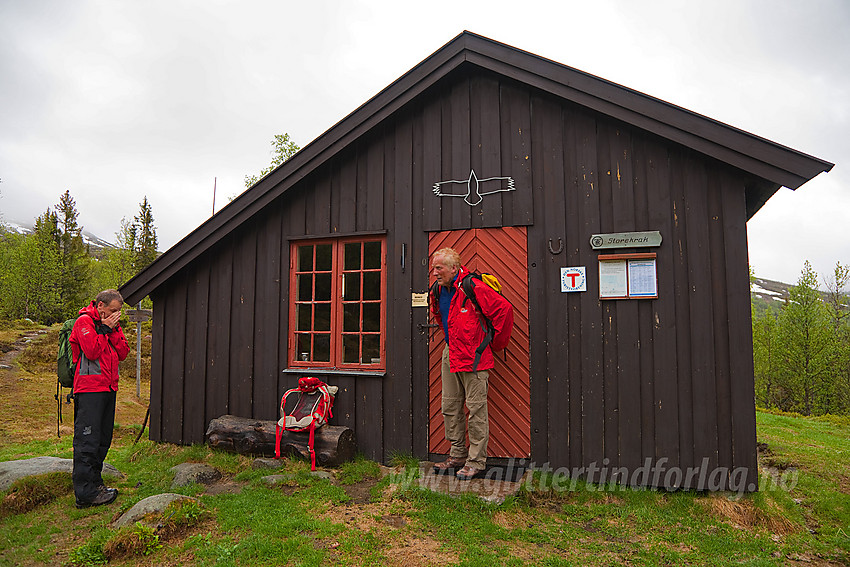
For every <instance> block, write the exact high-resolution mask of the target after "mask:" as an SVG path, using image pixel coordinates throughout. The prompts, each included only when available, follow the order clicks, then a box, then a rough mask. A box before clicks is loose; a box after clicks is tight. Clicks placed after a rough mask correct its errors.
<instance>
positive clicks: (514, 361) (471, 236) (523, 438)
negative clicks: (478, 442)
mask: <svg viewBox="0 0 850 567" xmlns="http://www.w3.org/2000/svg"><path fill="white" fill-rule="evenodd" d="M444 247H449V248H453V249H455V250H456V251H457V252H458V253H459V254H460V257H461V259H462V260H463V265H464V266H466V267H467V268H468V269H470V270H476V269H477V270H479V271H482V272H489V273H491V274H494V275H496V276H497V277H498V278H499V281H500V282H501V284H502V293H503V294H504V296H505V297H506V298H507V299H508V301H510V302H511V304H512V305H513V307H514V328H513V332H512V333H511V340H510V342H509V343H508V347H507V348H506V349H505V350H504V351H501V352H497V353H495V359H496V366H495V368H493V370H491V371H490V378H489V389H488V395H487V406H488V414H489V419H490V441H489V443H488V446H487V455H488V456H490V457H516V458H526V457H530V456H531V399H530V398H531V396H530V389H529V359H528V350H529V349H528V236H527V233H526V228H525V227H503V228H486V229H471V230H452V231H445V232H433V233H431V234H430V235H429V240H428V256H429V257H430V256H431V254H433V253H434V252H436V251H437V250H439V249H440V248H444ZM443 345H444V342H443V331H442V329H438V330H437V331H436V332H435V333H433V335H432V338H431V341H430V344H429V364H430V372H429V382H428V387H429V404H428V406H429V407H428V409H429V428H428V450H429V451H430V452H431V453H442V454H447V453H448V452H449V443H448V441H446V439H445V434H444V431H443V414H442V412H441V410H440V399H441V397H442V385H441V380H440V364H441V360H442V353H443Z"/></svg>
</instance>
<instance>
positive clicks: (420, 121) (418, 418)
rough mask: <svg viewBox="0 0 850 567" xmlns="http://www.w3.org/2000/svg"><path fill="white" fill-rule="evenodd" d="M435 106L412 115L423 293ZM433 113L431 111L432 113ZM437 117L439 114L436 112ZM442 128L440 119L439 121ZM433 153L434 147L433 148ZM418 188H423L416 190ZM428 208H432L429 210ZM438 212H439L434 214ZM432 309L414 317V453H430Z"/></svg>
mask: <svg viewBox="0 0 850 567" xmlns="http://www.w3.org/2000/svg"><path fill="white" fill-rule="evenodd" d="M435 109H436V110H437V111H438V110H439V107H438V106H436V105H435V104H432V103H426V104H425V106H424V107H423V109H422V111H421V112H418V113H417V114H416V115H415V116H414V118H413V125H412V127H413V164H412V169H413V182H412V194H411V209H412V210H413V211H425V214H422V215H413V216H412V218H411V233H410V241H411V244H410V270H411V278H412V287H411V289H412V290H414V291H416V292H419V293H424V292H426V291H427V290H428V286H429V284H430V282H429V269H428V268H429V258H428V233H427V232H425V231H426V230H430V228H429V227H431V226H432V224H433V226H436V227H437V228H439V218H440V216H439V209H434V208H433V207H434V203H436V202H437V201H439V200H440V199H439V198H437V197H435V196H434V195H433V193H431V184H433V181H432V180H436V179H437V177H436V175H437V174H438V173H439V169H440V154H439V152H438V151H437V152H436V153H435V155H429V153H428V152H429V148H430V143H431V142H427V141H426V140H427V136H428V135H430V136H432V137H433V136H434V133H433V130H434V129H435V126H434V125H433V124H432V125H431V126H429V125H428V124H427V122H428V117H429V116H430V117H431V118H434V117H435V116H434V112H435ZM429 113H430V114H429ZM436 116H439V114H437V115H436ZM436 128H439V120H437V122H436ZM436 140H437V141H439V131H437V132H436ZM431 151H432V153H433V149H431ZM417 188H421V189H420V190H417ZM428 211H431V212H430V213H429V212H428ZM435 211H436V213H435ZM429 317H430V315H429V308H427V307H426V308H425V309H422V308H419V309H414V310H413V316H412V318H411V349H412V351H413V352H412V353H411V369H412V370H411V380H412V387H413V391H412V396H413V408H412V414H413V415H412V422H413V454H414V455H420V456H423V457H427V455H428V435H429V419H428V417H429V416H428V394H429V392H428V372H429V366H428V334H427V332H420V330H419V329H420V327H418V325H425V324H427V323H428V322H429Z"/></svg>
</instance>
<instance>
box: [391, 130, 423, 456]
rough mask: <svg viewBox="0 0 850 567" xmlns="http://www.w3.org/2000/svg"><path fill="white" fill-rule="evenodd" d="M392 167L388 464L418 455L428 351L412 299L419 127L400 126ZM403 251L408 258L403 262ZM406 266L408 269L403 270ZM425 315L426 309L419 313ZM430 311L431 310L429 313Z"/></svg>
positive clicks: (394, 143)
mask: <svg viewBox="0 0 850 567" xmlns="http://www.w3.org/2000/svg"><path fill="white" fill-rule="evenodd" d="M385 148H386V150H385V151H386V154H385V155H386V160H385V163H386V167H387V175H386V181H387V185H386V187H387V189H386V191H387V195H388V198H387V202H388V204H387V206H386V207H385V212H389V213H390V215H389V217H388V219H387V225H388V226H392V227H393V230H392V231H391V232H390V234H389V235H388V238H387V250H388V253H387V256H388V258H387V277H388V282H387V284H388V285H387V293H388V298H387V310H388V313H387V314H386V316H385V317H384V320H385V322H386V323H385V324H386V325H387V333H386V336H387V338H386V340H387V376H386V379H385V380H384V383H383V387H384V391H383V400H384V407H383V411H382V413H383V414H384V415H385V419H384V424H385V427H384V428H383V431H384V444H383V455H382V460H384V461H386V460H387V459H388V457H389V455H390V454H391V453H392V452H399V453H402V454H413V406H412V402H413V399H412V398H413V390H414V385H413V383H414V380H415V378H414V375H413V368H412V364H411V361H412V357H413V352H412V349H414V348H416V347H420V348H421V347H422V345H421V342H420V341H417V340H416V337H415V335H414V334H413V328H414V327H413V312H412V311H413V308H412V307H411V302H410V299H409V294H410V290H412V289H415V288H414V282H413V280H412V277H411V276H412V273H413V270H412V266H411V263H412V258H411V252H412V251H413V247H412V245H411V244H412V236H413V235H412V231H413V227H412V219H413V215H412V214H407V211H412V210H413V203H412V198H411V191H412V173H413V172H412V164H413V123H412V121H411V119H410V118H409V117H408V118H405V119H403V120H400V121H399V122H397V124H396V128H395V130H394V131H393V139H392V140H391V141H388V142H387V144H385ZM402 251H404V253H405V255H404V257H403V258H402ZM402 261H403V262H404V265H403V266H402ZM419 309H420V310H421V308H419ZM426 309H427V308H426Z"/></svg>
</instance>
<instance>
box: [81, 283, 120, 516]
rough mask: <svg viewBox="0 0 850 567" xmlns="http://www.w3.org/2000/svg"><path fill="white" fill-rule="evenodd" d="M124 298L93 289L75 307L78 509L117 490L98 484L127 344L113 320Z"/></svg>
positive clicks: (105, 499)
mask: <svg viewBox="0 0 850 567" xmlns="http://www.w3.org/2000/svg"><path fill="white" fill-rule="evenodd" d="M122 305H124V298H123V297H121V294H120V293H119V292H118V291H117V290H114V289H107V290H105V291H102V292H100V293H99V294H97V297H96V298H95V300H94V301H92V302H91V303H90V304H89V305H88V306H86V307H83V308H82V309H80V315H79V316H78V317H77V321H76V322H75V323H74V329H73V330H72V331H71V336H70V337H69V338H68V342H69V343H70V344H71V352H72V354H73V360H74V364H75V365H76V372H75V374H74V472H73V475H72V476H73V481H74V495H75V496H76V499H77V508H87V507H89V506H100V505H101V504H109V503H110V502H112V501H114V500H115V498H116V497H117V496H118V490H117V489H115V488H107V487H106V486H104V484H103V478H102V477H101V472H102V470H103V461H104V459H106V453H107V452H108V451H109V447H110V445H112V428H113V426H114V424H115V398H116V392H117V391H118V363H119V362H121V361H122V360H124V359H125V358H127V354H128V353H129V352H130V347H129V345H128V344H127V339H126V338H124V332H123V331H122V330H121V326H120V325H119V324H118V318H119V317H121V306H122Z"/></svg>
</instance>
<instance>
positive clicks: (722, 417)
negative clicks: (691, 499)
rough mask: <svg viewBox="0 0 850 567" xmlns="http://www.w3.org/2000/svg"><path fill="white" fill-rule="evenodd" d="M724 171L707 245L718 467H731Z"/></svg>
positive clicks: (711, 183) (718, 177) (715, 190)
mask: <svg viewBox="0 0 850 567" xmlns="http://www.w3.org/2000/svg"><path fill="white" fill-rule="evenodd" d="M723 173H724V172H722V171H718V170H716V169H715V170H713V171H710V172H709V176H708V195H707V198H708V216H707V223H708V242H709V246H710V252H711V266H710V273H711V303H712V310H711V311H712V315H713V318H714V321H713V325H712V327H713V334H714V339H715V340H714V352H715V354H714V386H715V388H716V398H715V412H716V423H717V464H718V465H719V466H721V467H726V468H727V469H729V470H731V467H732V416H731V415H730V410H731V400H730V399H729V397H730V395H731V391H730V384H729V356H730V352H729V309H728V305H727V303H726V302H727V293H726V289H727V287H728V285H729V282H728V278H727V274H726V266H727V259H726V243H725V234H724V230H723V229H724V226H723V218H722V215H723V205H722V198H723V195H722V193H723V190H724V187H723V185H724V179H723V177H724V176H723Z"/></svg>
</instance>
